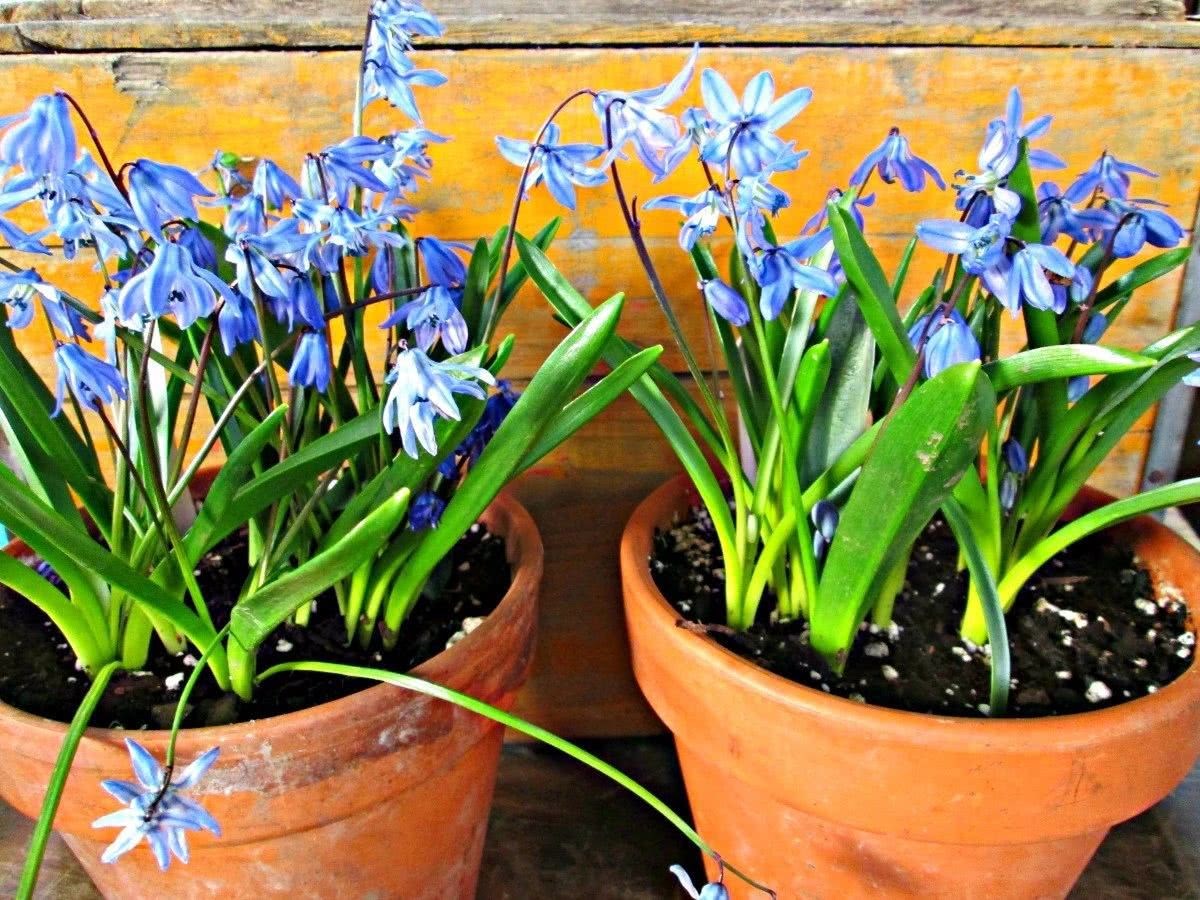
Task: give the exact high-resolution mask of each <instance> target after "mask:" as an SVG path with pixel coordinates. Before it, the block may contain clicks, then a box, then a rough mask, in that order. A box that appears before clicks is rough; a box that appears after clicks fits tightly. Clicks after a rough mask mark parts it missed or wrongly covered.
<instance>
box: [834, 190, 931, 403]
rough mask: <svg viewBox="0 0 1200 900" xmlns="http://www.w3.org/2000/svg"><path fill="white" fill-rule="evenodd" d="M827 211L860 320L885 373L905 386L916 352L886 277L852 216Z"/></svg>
mask: <svg viewBox="0 0 1200 900" xmlns="http://www.w3.org/2000/svg"><path fill="white" fill-rule="evenodd" d="M828 209H829V225H830V227H831V228H832V230H833V245H834V246H835V247H836V248H837V252H838V259H840V260H841V263H842V269H843V270H845V272H846V279H847V280H848V281H849V282H850V284H851V285H852V286H853V287H854V293H855V297H856V298H857V300H858V305H859V308H860V309H861V310H862V315H863V318H864V319H865V320H866V322H867V326H868V327H869V328H870V329H871V334H873V335H874V336H875V341H876V343H877V344H879V350H880V352H881V353H882V354H883V358H884V360H885V361H886V362H887V366H888V370H889V371H890V372H891V373H892V377H893V378H895V379H896V382H897V383H898V384H904V382H905V381H907V380H908V377H909V374H910V373H911V372H912V369H913V365H914V364H915V363H916V360H917V351H916V350H915V349H914V348H913V345H912V344H911V343H910V342H909V340H908V332H907V331H906V330H905V328H904V323H903V322H902V321H901V320H900V313H899V312H898V311H897V309H896V298H895V297H893V296H892V289H891V287H890V286H889V285H888V281H887V277H886V276H885V275H884V274H883V268H882V267H881V266H880V265H879V260H877V259H876V258H875V254H874V253H872V252H871V248H870V247H868V246H867V242H866V240H865V239H864V238H863V235H862V232H861V231H859V229H858V224H857V223H856V222H855V221H854V217H853V216H851V215H850V213H848V212H847V211H846V210H844V209H842V208H841V207H840V206H838V205H837V203H830V204H829V206H828Z"/></svg>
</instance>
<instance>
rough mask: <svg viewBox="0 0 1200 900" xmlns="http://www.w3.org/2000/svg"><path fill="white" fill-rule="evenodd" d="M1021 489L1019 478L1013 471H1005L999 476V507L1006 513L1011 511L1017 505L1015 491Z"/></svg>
mask: <svg viewBox="0 0 1200 900" xmlns="http://www.w3.org/2000/svg"><path fill="white" fill-rule="evenodd" d="M1020 489H1021V479H1020V478H1018V477H1017V475H1016V473H1015V472H1011V471H1010V472H1005V473H1004V475H1003V476H1002V477H1001V478H1000V508H1001V509H1002V510H1004V511H1005V512H1006V513H1008V512H1012V508H1013V507H1014V506H1016V505H1017V493H1018V492H1019V491H1020Z"/></svg>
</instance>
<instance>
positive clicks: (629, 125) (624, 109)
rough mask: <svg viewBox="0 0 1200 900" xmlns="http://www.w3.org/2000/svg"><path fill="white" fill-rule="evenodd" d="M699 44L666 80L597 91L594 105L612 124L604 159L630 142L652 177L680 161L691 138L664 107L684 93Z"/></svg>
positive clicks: (602, 120)
mask: <svg viewBox="0 0 1200 900" xmlns="http://www.w3.org/2000/svg"><path fill="white" fill-rule="evenodd" d="M699 54H700V45H699V44H695V45H693V47H692V52H691V53H690V54H689V55H688V58H687V61H686V62H685V63H684V65H683V69H682V70H680V72H679V74H678V75H676V76H675V77H674V78H672V79H671V80H670V81H669V82H667V83H666V84H662V85H659V86H658V87H655V88H648V89H646V90H641V91H600V92H599V93H598V94H596V97H595V100H594V102H593V108H594V109H595V111H596V115H597V116H599V117H600V125H601V127H602V128H603V127H604V126H605V120H606V117H607V118H608V119H609V120H610V121H611V124H612V142H611V149H610V150H609V155H608V159H607V160H606V162H607V161H611V160H612V159H615V158H616V157H618V156H620V155H621V152H622V151H623V150H624V148H625V145H626V144H628V143H632V144H633V149H634V152H635V153H636V154H637V156H638V159H640V160H641V161H642V164H643V165H644V166H645V167H646V168H647V169H649V170H650V172H651V174H652V175H653V176H654V180H655V181H656V182H657V181H661V180H662V179H663V178H665V177H666V176H667V175H669V174H670V173H671V171H672V170H673V169H675V167H676V166H678V165H679V163H680V161H682V159H683V157H684V156H686V155H687V151H688V150H689V149H690V148H691V145H692V141H691V138H690V137H689V136H688V135H687V134H686V133H681V131H680V127H679V122H678V120H677V119H676V118H675V117H674V116H671V115H668V114H667V113H666V112H664V110H665V109H666V108H667V107H668V106H670V105H671V104H672V103H674V102H675V101H676V100H678V99H679V98H680V97H681V96H683V92H684V91H685V90H686V89H687V86H688V85H689V84H690V83H691V80H692V76H693V75H694V74H695V71H696V57H697V56H699Z"/></svg>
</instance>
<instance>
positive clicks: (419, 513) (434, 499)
mask: <svg viewBox="0 0 1200 900" xmlns="http://www.w3.org/2000/svg"><path fill="white" fill-rule="evenodd" d="M445 510H446V501H445V500H443V499H442V498H441V497H439V496H438V495H437V494H435V493H433V491H422V492H421V493H419V494H417V496H416V497H414V498H413V502H412V506H411V507H409V510H408V527H409V528H410V529H411V530H413V531H428V530H429V529H431V528H437V526H438V523H439V522H441V521H442V513H443V512H445Z"/></svg>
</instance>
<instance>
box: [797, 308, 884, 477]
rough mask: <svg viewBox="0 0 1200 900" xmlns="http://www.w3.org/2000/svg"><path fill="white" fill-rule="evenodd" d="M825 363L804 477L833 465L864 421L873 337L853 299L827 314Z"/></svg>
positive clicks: (868, 401)
mask: <svg viewBox="0 0 1200 900" xmlns="http://www.w3.org/2000/svg"><path fill="white" fill-rule="evenodd" d="M824 337H825V339H826V340H828V341H829V347H830V357H829V362H830V369H829V379H828V381H827V382H826V384H825V390H824V392H823V393H822V394H821V396H820V399H819V400H818V402H817V407H816V409H815V410H814V412H813V418H812V424H811V426H810V428H809V431H808V441H807V442H806V445H805V448H804V479H803V480H804V483H805V484H807V483H809V482H810V481H812V480H813V479H814V478H816V477H817V476H818V475H820V474H821V473H822V472H824V471H825V470H826V469H827V468H829V466H831V465H833V462H834V460H836V459H837V458H838V457H839V456H841V455H842V453H843V452H844V451H845V450H846V448H847V447H849V446H850V445H851V444H852V443H854V441H855V440H856V439H857V438H858V436H859V435H860V434H862V433H863V431H865V430H866V428H867V425H868V424H869V423H868V421H867V419H868V411H869V408H870V402H871V376H872V374H873V373H874V368H875V341H874V339H873V338H872V337H871V330H870V329H869V328H867V324H866V322H865V320H864V319H863V317H862V313H861V312H860V310H859V308H858V306H857V305H855V304H853V303H849V302H843V303H841V304H839V305H838V307H837V308H836V309H835V310H834V312H833V314H832V316H831V317H830V320H829V324H828V327H827V328H826V329H825V333H824Z"/></svg>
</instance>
